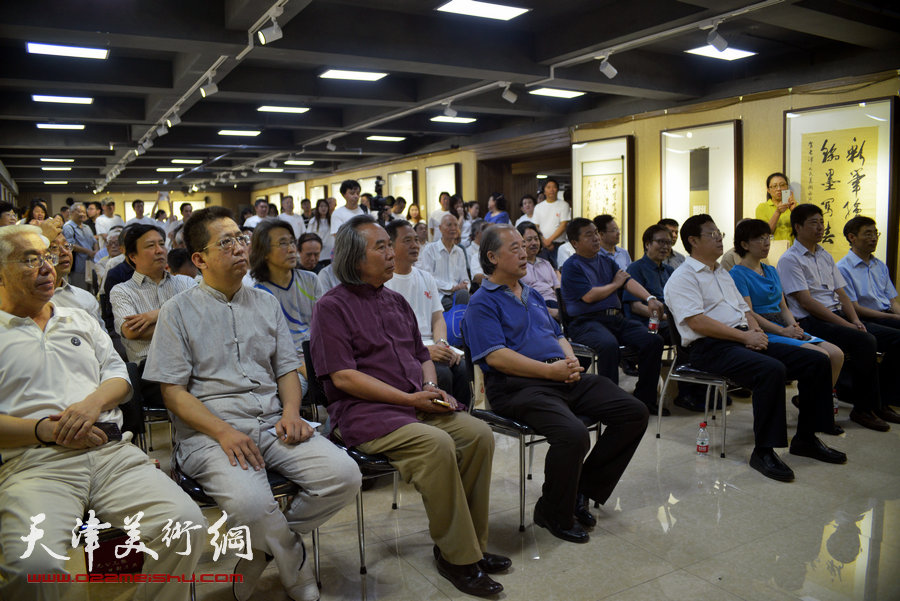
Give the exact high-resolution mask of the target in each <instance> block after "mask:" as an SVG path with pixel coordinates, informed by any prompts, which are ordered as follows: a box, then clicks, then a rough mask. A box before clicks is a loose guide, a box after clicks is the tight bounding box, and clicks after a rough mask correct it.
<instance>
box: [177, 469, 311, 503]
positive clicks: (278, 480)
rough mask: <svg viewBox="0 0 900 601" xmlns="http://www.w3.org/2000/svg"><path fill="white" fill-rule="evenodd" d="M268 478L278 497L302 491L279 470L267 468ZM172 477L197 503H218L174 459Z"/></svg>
mask: <svg viewBox="0 0 900 601" xmlns="http://www.w3.org/2000/svg"><path fill="white" fill-rule="evenodd" d="M266 478H267V479H268V480H269V487H271V489H272V496H274V497H276V498H277V497H283V496H290V495H295V494H297V493H298V492H300V487H299V486H297V485H296V484H295V483H294V482H291V481H290V480H288V479H287V478H285V477H284V476H282V475H281V474H279V473H278V472H271V471H269V470H266ZM172 479H173V480H174V481H175V483H176V484H177V485H178V486H180V487H181V489H182V490H183V491H184V492H186V493H187V494H188V496H189V497H190V498H191V499H193V500H194V502H196V503H197V504H199V505H201V506H203V505H215V504H216V502H215V501H214V500H213V498H212V497H210V496H209V495H207V494H206V492H204V490H203V487H202V486H200V484H199V483H198V482H197V481H196V480H194V479H193V478H191V477H190V476H188V475H187V474H185V473H184V472H182V471H181V469H180V468H179V467H178V465H177V464H176V463H174V461H173V463H172Z"/></svg>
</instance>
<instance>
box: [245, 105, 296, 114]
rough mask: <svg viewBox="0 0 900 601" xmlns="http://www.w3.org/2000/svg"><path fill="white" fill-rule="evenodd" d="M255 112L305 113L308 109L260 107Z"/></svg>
mask: <svg viewBox="0 0 900 601" xmlns="http://www.w3.org/2000/svg"><path fill="white" fill-rule="evenodd" d="M256 110H258V111H260V112H263V113H305V112H306V111H308V110H309V109H308V108H307V107H305V106H269V105H265V106H261V107H259V108H257V109H256Z"/></svg>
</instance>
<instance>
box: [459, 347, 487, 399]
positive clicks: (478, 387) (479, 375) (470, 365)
mask: <svg viewBox="0 0 900 601" xmlns="http://www.w3.org/2000/svg"><path fill="white" fill-rule="evenodd" d="M462 350H463V352H464V353H465V360H466V376H467V377H468V378H469V387H470V388H471V389H472V402H471V403H469V413H472V410H473V409H474V408H475V405H477V404H479V402H480V403H481V404H482V405H484V409H485V410H486V411H491V401H490V400H489V399H488V398H487V392H482V389H483V387H484V372H482V371H481V366H480V365H476V364H475V362H474V361H472V350H471V349H470V348H469V346H468V345H466V344H464V345H462Z"/></svg>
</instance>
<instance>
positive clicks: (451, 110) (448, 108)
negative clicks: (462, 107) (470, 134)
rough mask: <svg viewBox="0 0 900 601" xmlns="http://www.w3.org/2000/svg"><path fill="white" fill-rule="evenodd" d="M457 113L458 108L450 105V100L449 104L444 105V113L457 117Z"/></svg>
mask: <svg viewBox="0 0 900 601" xmlns="http://www.w3.org/2000/svg"><path fill="white" fill-rule="evenodd" d="M457 114H458V113H457V112H456V110H455V109H454V108H453V107H452V106H450V103H449V102H448V103H447V106H445V107H444V115H446V116H447V117H455V116H456V115H457Z"/></svg>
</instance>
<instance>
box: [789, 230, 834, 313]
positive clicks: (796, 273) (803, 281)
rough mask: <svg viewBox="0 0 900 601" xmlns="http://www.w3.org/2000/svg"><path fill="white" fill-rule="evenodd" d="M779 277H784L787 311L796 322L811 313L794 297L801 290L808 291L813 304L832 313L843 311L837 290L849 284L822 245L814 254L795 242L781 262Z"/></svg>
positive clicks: (817, 245)
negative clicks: (815, 303)
mask: <svg viewBox="0 0 900 601" xmlns="http://www.w3.org/2000/svg"><path fill="white" fill-rule="evenodd" d="M778 277H780V278H781V287H782V288H784V295H785V296H786V297H787V303H788V308H789V309H790V310H791V313H793V314H794V317H796V318H797V319H803V318H804V317H809V312H807V311H806V310H805V309H803V307H801V306H800V303H798V302H797V299H795V298H794V297H793V296H791V294H793V293H794V292H799V291H801V290H807V291H808V292H809V295H810V296H811V297H812V299H813V300H814V301H818V302H819V303H821V304H822V305H823V306H824V307H825V308H826V309H828V310H829V311H836V310H838V309H840V308H841V302H840V300H839V299H838V295H837V292H836V291H837V289H838V288H844V287H846V286H847V282H845V281H844V276H842V275H841V272H840V271H838V268H837V266H836V265H835V264H834V259H833V258H832V257H831V255H830V254H828V251H827V250H825V249H824V248H822V245H821V244H816V250H815V253H811V252H809V251H808V250H806V247H805V246H803V245H802V244H800V242H799V241H794V244H793V245H792V246H791V247H790V248H788V249H787V250H786V251H785V252H784V254H783V255H781V258H780V259H779V260H778Z"/></svg>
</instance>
